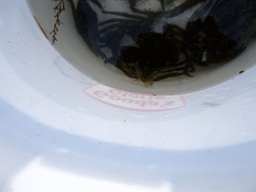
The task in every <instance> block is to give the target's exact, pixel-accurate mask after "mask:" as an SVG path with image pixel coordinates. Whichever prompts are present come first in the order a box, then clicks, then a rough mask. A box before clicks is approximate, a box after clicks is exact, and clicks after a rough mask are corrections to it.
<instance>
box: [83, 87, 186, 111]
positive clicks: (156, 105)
mask: <svg viewBox="0 0 256 192" xmlns="http://www.w3.org/2000/svg"><path fill="white" fill-rule="evenodd" d="M84 92H85V93H86V94H87V95H89V96H90V97H92V98H94V99H95V100H97V101H99V102H101V103H104V104H107V105H109V106H112V107H117V108H121V109H126V110H133V111H144V112H158V111H168V110H174V109H179V108H182V107H185V106H186V102H185V99H184V97H183V96H182V95H174V96H162V95H161V96H151V95H142V94H137V93H130V92H126V91H122V90H117V89H114V88H111V87H107V86H105V85H101V84H93V85H91V86H89V87H87V88H85V89H84Z"/></svg>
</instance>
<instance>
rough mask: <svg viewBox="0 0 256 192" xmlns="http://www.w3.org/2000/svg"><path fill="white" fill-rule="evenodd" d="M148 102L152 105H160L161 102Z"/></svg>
mask: <svg viewBox="0 0 256 192" xmlns="http://www.w3.org/2000/svg"><path fill="white" fill-rule="evenodd" d="M148 104H149V105H152V106H156V105H159V102H158V101H149V102H148Z"/></svg>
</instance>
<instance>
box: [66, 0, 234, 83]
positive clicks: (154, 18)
mask: <svg viewBox="0 0 256 192" xmlns="http://www.w3.org/2000/svg"><path fill="white" fill-rule="evenodd" d="M69 1H70V3H71V7H72V11H73V15H74V20H75V24H76V27H77V30H78V32H79V34H80V35H81V36H82V37H83V38H84V40H85V42H86V43H87V44H88V45H89V47H90V48H91V50H92V51H93V52H94V53H95V54H97V55H99V56H101V57H102V58H103V59H104V60H105V62H108V63H110V64H113V65H116V67H117V68H119V69H120V70H121V71H122V72H123V73H124V74H126V75H127V76H128V77H130V78H133V79H136V80H139V81H141V82H143V83H144V85H145V86H152V85H153V82H156V81H160V80H163V79H166V78H169V77H175V76H180V75H186V76H189V77H192V75H191V74H190V73H193V72H195V66H194V65H199V66H202V67H204V66H207V65H209V64H211V63H213V62H219V63H221V62H222V61H223V60H225V53H226V52H227V51H229V50H231V49H232V48H234V47H235V46H236V41H234V40H232V39H230V38H229V37H228V36H227V35H225V34H223V33H221V32H219V30H218V26H217V25H216V22H215V19H214V18H213V17H212V16H207V17H206V18H205V21H204V22H202V19H201V18H199V19H197V20H194V21H192V22H188V23H187V25H186V28H185V29H183V28H181V27H180V26H178V25H174V24H169V23H168V22H166V21H164V19H168V18H171V17H175V16H177V15H179V14H181V13H183V12H185V11H186V10H188V9H189V7H186V6H179V7H176V8H174V9H173V10H170V11H164V4H163V0H161V5H162V8H163V11H162V12H151V11H145V10H144V11H142V10H138V9H136V8H135V6H136V0H129V3H130V9H131V10H132V12H134V14H128V13H123V12H113V11H106V10H104V9H103V7H102V6H101V4H100V3H99V2H98V1H97V0H79V2H78V4H77V9H75V5H74V2H73V0H69ZM200 2H201V1H200ZM92 4H94V5H96V7H97V8H98V9H99V11H100V13H101V14H105V15H106V17H107V16H109V17H110V18H109V19H106V20H105V21H100V22H99V19H98V15H97V13H96V12H95V10H94V9H93V8H92V6H91V5H92ZM206 5H207V4H206ZM209 5H210V4H209ZM207 6H208V5H207ZM159 23H160V24H161V28H162V31H163V32H162V33H161V32H155V31H154V27H155V26H156V24H159ZM125 41H126V42H127V41H128V42H129V43H128V45H127V43H126V44H125V43H124V42H125ZM152 53H153V54H152ZM204 55H206V56H205V57H206V58H205V59H204V58H203V57H204Z"/></svg>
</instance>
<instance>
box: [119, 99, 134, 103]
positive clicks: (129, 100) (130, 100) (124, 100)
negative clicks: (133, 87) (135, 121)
mask: <svg viewBox="0 0 256 192" xmlns="http://www.w3.org/2000/svg"><path fill="white" fill-rule="evenodd" d="M122 101H123V102H124V103H125V102H126V101H128V103H132V102H133V100H132V99H122Z"/></svg>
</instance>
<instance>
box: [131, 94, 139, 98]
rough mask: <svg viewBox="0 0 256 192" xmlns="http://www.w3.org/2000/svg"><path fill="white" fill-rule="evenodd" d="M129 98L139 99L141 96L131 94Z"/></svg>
mask: <svg viewBox="0 0 256 192" xmlns="http://www.w3.org/2000/svg"><path fill="white" fill-rule="evenodd" d="M129 96H130V97H132V98H138V97H139V95H135V94H130V95H129Z"/></svg>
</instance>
